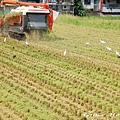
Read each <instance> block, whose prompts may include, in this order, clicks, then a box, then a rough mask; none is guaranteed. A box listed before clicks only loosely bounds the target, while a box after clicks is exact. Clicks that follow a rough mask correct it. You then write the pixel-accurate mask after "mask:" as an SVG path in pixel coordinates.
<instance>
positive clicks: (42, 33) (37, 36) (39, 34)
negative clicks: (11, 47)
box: [25, 30, 64, 42]
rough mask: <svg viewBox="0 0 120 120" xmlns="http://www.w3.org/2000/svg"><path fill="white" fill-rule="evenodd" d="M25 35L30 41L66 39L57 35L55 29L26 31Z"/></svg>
mask: <svg viewBox="0 0 120 120" xmlns="http://www.w3.org/2000/svg"><path fill="white" fill-rule="evenodd" d="M25 36H26V40H27V41H30V42H39V41H57V40H64V38H61V37H57V36H56V35H55V34H54V32H53V31H49V30H31V31H28V32H25Z"/></svg>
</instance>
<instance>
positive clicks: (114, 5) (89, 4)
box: [81, 0, 120, 15]
mask: <svg viewBox="0 0 120 120" xmlns="http://www.w3.org/2000/svg"><path fill="white" fill-rule="evenodd" d="M81 2H82V3H83V6H84V8H87V9H91V10H93V11H101V13H103V14H117V15H120V0H81Z"/></svg>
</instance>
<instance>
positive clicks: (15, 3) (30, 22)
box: [0, 0, 59, 40]
mask: <svg viewBox="0 0 120 120" xmlns="http://www.w3.org/2000/svg"><path fill="white" fill-rule="evenodd" d="M38 1H39V0H31V1H30V2H25V0H2V1H1V8H2V14H3V15H2V16H1V18H0V28H1V33H2V34H3V35H4V34H6V33H7V35H9V36H10V37H12V38H15V39H18V40H21V39H23V37H24V36H25V34H24V33H25V32H28V33H30V31H31V30H41V31H42V30H44V31H47V30H52V26H53V22H54V20H55V19H56V18H57V16H58V14H59V12H56V11H54V10H52V9H51V8H50V7H49V5H48V4H47V3H45V2H44V1H43V3H38Z"/></svg>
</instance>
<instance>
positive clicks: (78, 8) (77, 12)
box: [74, 0, 86, 16]
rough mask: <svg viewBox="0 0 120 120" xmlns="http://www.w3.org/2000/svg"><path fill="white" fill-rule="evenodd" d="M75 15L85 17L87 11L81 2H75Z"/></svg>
mask: <svg viewBox="0 0 120 120" xmlns="http://www.w3.org/2000/svg"><path fill="white" fill-rule="evenodd" d="M74 15H77V16H85V15H86V9H84V7H83V4H82V2H81V1H80V0H74Z"/></svg>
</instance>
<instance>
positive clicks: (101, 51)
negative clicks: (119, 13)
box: [0, 15, 120, 120]
mask: <svg viewBox="0 0 120 120" xmlns="http://www.w3.org/2000/svg"><path fill="white" fill-rule="evenodd" d="M102 23H103V24H102ZM26 41H27V42H28V44H29V46H26V44H25V41H18V40H15V39H11V38H8V37H7V39H6V41H5V42H4V37H0V51H1V52H0V120H119V119H120V58H119V57H118V56H117V55H116V51H118V52H119V53H120V17H116V18H114V17H103V18H102V17H85V18H84V17H82V18H79V17H73V16H71V15H59V17H58V18H57V20H56V21H55V23H54V26H53V31H52V32H48V33H47V34H42V36H41V35H40V31H37V32H36V31H32V32H31V34H30V35H28V34H26Z"/></svg>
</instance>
